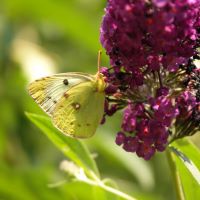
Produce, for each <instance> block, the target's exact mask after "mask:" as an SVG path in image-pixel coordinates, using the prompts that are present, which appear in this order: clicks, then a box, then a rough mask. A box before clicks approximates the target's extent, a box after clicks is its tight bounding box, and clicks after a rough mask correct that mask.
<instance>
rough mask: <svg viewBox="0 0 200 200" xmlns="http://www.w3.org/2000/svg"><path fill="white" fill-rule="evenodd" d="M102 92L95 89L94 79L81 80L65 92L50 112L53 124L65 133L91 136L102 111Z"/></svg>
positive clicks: (75, 135)
mask: <svg viewBox="0 0 200 200" xmlns="http://www.w3.org/2000/svg"><path fill="white" fill-rule="evenodd" d="M104 100H105V94H104V92H99V91H97V88H96V87H95V86H94V81H88V82H82V83H80V84H78V85H75V86H74V87H72V88H71V89H70V90H68V92H66V93H65V94H64V95H63V97H62V98H61V99H60V101H59V103H58V104H57V105H56V107H55V109H54V112H53V114H52V119H53V123H54V125H55V126H56V127H57V128H58V129H60V130H61V132H63V133H64V134H66V135H69V136H72V137H77V138H87V137H91V136H92V135H93V134H94V133H95V131H96V129H97V126H98V125H99V123H100V121H101V119H102V117H103V112H104Z"/></svg>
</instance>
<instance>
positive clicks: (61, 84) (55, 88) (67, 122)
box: [28, 53, 106, 138]
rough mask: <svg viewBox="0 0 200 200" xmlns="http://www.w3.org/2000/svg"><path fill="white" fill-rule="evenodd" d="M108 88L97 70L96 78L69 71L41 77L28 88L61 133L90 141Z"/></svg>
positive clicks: (99, 118)
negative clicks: (89, 138)
mask: <svg viewBox="0 0 200 200" xmlns="http://www.w3.org/2000/svg"><path fill="white" fill-rule="evenodd" d="M99 60H100V53H99V58H98V63H99ZM98 69H99V64H98ZM105 87H106V83H105V81H104V77H103V75H102V74H101V73H100V72H99V70H98V72H97V74H96V75H91V74H87V73H79V72H69V73H60V74H55V75H52V76H49V77H45V78H41V79H38V80H35V81H34V82H32V83H30V84H29V85H28V92H29V94H30V96H32V98H33V99H34V100H35V102H36V103H38V104H39V106H40V107H41V108H42V109H43V110H44V111H45V112H46V113H47V114H48V115H49V116H50V117H51V119H52V122H53V125H54V126H55V127H56V128H57V129H59V130H60V131H61V132H62V133H64V134H65V135H67V136H71V137H75V138H88V137H91V136H92V135H93V134H94V133H95V131H96V129H97V127H98V125H99V123H100V121H101V119H102V117H103V113H104V101H105Z"/></svg>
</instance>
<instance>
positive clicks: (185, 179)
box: [169, 139, 200, 200]
mask: <svg viewBox="0 0 200 200" xmlns="http://www.w3.org/2000/svg"><path fill="white" fill-rule="evenodd" d="M169 149H170V151H171V152H170V153H171V161H172V162H173V163H174V165H175V166H174V170H175V171H176V172H175V173H174V176H176V185H177V188H178V190H179V196H181V199H188V200H190V199H198V198H199V196H200V185H199V182H200V159H199V158H200V151H199V150H198V149H197V148H196V147H195V146H194V145H193V144H192V143H191V142H190V141H189V140H187V139H181V140H177V141H175V142H173V143H172V145H171V146H170V147H169Z"/></svg>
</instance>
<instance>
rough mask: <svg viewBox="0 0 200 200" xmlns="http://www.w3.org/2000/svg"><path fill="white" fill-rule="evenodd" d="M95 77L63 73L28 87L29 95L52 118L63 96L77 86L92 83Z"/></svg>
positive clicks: (42, 79) (37, 81) (40, 80)
mask: <svg viewBox="0 0 200 200" xmlns="http://www.w3.org/2000/svg"><path fill="white" fill-rule="evenodd" d="M92 80H94V76H92V75H90V74H85V73H76V72H71V73H61V74H55V75H53V76H50V77H45V78H41V79H38V80H36V81H34V82H32V83H30V84H29V86H28V91H29V94H30V95H31V96H32V97H33V99H34V100H35V101H36V103H38V104H39V105H40V107H41V108H42V109H43V110H44V111H45V112H46V113H47V114H49V115H50V116H51V115H52V112H53V111H54V109H55V106H56V104H57V103H58V102H59V100H60V99H61V98H62V97H63V95H64V94H65V93H66V92H67V91H68V90H69V89H71V88H72V87H74V86H75V85H78V84H80V83H82V82H87V81H92Z"/></svg>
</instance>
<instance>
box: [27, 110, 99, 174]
mask: <svg viewBox="0 0 200 200" xmlns="http://www.w3.org/2000/svg"><path fill="white" fill-rule="evenodd" d="M26 115H27V117H28V118H29V119H30V120H31V121H32V122H33V123H34V124H35V125H36V126H37V127H38V128H39V129H40V130H42V132H43V133H45V135H46V136H47V137H48V138H49V139H50V140H51V141H52V142H53V143H54V144H55V145H56V146H57V147H58V148H59V149H60V150H61V151H62V152H63V153H64V154H65V155H66V156H67V157H68V158H70V159H71V160H72V161H73V162H75V163H76V164H77V165H78V166H79V167H82V168H83V169H84V171H85V172H86V173H87V175H88V176H90V177H92V176H93V173H95V174H96V175H97V176H99V172H98V169H97V166H96V163H95V161H94V160H93V159H92V157H91V155H90V154H89V151H88V149H87V148H86V147H85V146H84V144H83V143H82V142H81V141H80V140H78V139H74V138H70V137H67V136H65V135H63V134H62V133H61V132H60V131H58V130H57V129H56V128H55V127H54V126H53V125H52V123H51V120H50V119H49V117H45V116H42V115H37V114H33V113H26Z"/></svg>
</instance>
